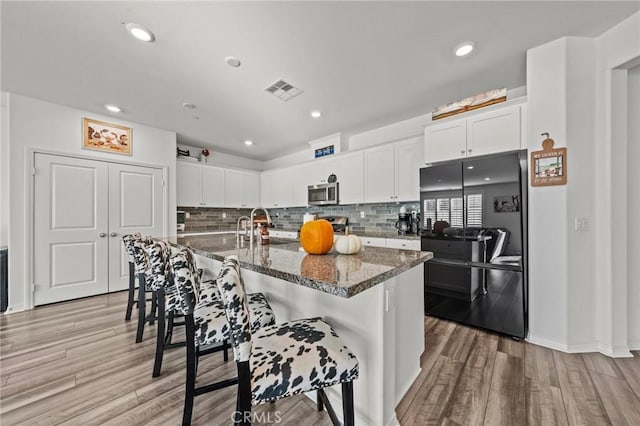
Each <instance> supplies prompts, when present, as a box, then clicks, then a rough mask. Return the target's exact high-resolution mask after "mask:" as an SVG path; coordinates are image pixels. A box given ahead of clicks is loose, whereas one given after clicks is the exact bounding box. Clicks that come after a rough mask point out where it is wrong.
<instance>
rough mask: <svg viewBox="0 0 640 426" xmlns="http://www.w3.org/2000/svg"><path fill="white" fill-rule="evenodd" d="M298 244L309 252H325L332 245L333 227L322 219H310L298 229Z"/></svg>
mask: <svg viewBox="0 0 640 426" xmlns="http://www.w3.org/2000/svg"><path fill="white" fill-rule="evenodd" d="M300 244H301V245H302V248H303V249H304V251H306V252H307V253H309V254H326V253H328V252H329V250H331V247H333V227H332V226H331V224H330V223H329V222H328V221H326V220H324V219H320V220H312V221H309V222H307V223H305V224H304V225H302V228H301V229H300Z"/></svg>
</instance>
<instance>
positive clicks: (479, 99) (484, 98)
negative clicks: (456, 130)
mask: <svg viewBox="0 0 640 426" xmlns="http://www.w3.org/2000/svg"><path fill="white" fill-rule="evenodd" d="M506 100H507V89H506V88H503V89H494V90H489V91H488V92H485V93H480V94H478V95H475V96H469V97H468V98H464V99H462V100H460V101H456V102H452V103H450V104H447V105H442V106H439V107H437V108H435V109H434V110H433V112H432V113H431V120H432V121H433V120H439V119H441V118H445V117H449V116H451V115H456V114H460V113H463V112H467V111H473V110H474V109H478V108H482V107H486V106H489V105H493V104H497V103H500V102H504V101H506Z"/></svg>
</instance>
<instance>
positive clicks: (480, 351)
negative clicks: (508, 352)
mask: <svg viewBox="0 0 640 426" xmlns="http://www.w3.org/2000/svg"><path fill="white" fill-rule="evenodd" d="M497 347H498V337H497V336H495V335H492V334H488V333H481V332H478V333H477V335H476V340H475V345H474V346H473V348H472V349H471V352H470V354H469V357H468V358H467V360H466V362H465V365H464V368H463V370H462V373H461V376H460V380H459V381H458V384H457V385H456V387H455V388H454V390H453V393H452V395H451V398H450V399H449V401H448V403H447V408H446V410H445V412H444V418H445V419H446V421H447V422H448V423H450V424H464V425H481V424H483V422H484V416H485V410H486V408H487V399H488V397H489V389H490V386H491V377H492V374H493V367H494V363H495V357H496V352H497ZM452 422H453V423H452Z"/></svg>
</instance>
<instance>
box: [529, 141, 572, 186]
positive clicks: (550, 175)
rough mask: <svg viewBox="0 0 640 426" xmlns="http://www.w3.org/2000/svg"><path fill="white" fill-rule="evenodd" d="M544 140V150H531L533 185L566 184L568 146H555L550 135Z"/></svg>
mask: <svg viewBox="0 0 640 426" xmlns="http://www.w3.org/2000/svg"><path fill="white" fill-rule="evenodd" d="M545 135H546V139H545V140H543V141H542V151H533V152H531V165H530V169H531V186H550V185H565V184H566V183H567V148H557V149H554V148H553V144H554V143H555V142H554V140H553V139H551V138H550V137H549V133H542V136H545Z"/></svg>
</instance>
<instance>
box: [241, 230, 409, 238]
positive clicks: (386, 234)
mask: <svg viewBox="0 0 640 426" xmlns="http://www.w3.org/2000/svg"><path fill="white" fill-rule="evenodd" d="M271 230H273V231H283V232H298V230H299V228H295V229H293V228H273V229H270V231H271ZM234 232H235V231H234ZM349 233H350V234H354V235H357V236H358V237H362V238H393V239H397V240H419V239H420V235H416V234H406V235H399V234H398V231H397V230H396V229H385V230H382V229H381V230H380V231H352V230H350V231H349ZM336 235H342V234H338V233H336Z"/></svg>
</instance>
